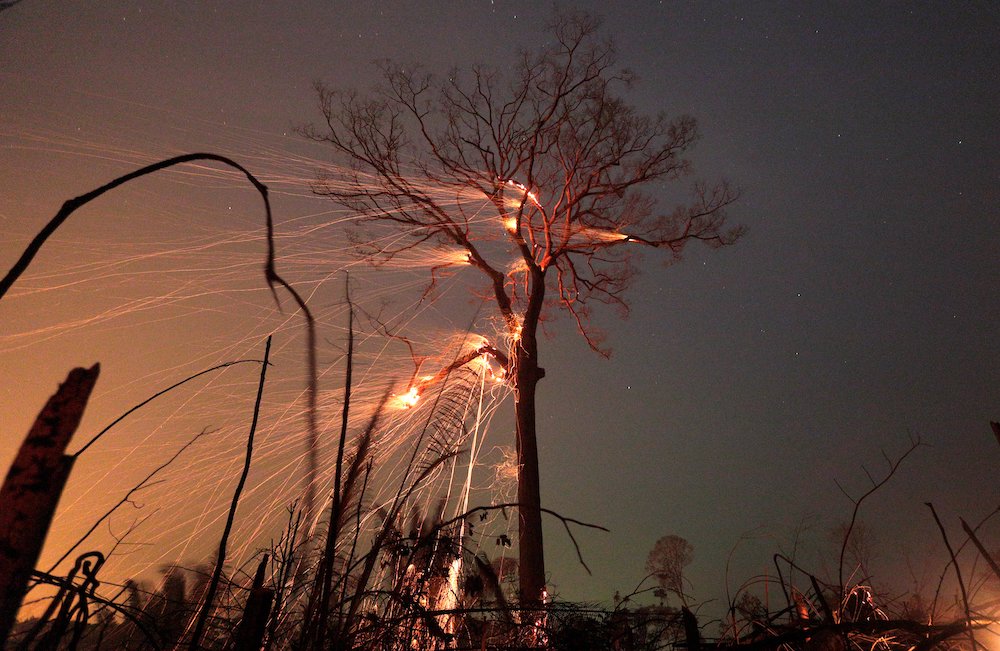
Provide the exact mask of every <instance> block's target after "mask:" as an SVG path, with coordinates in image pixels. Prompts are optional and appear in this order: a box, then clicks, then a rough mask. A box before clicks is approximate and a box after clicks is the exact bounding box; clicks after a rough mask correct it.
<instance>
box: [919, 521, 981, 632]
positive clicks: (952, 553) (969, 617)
mask: <svg viewBox="0 0 1000 651" xmlns="http://www.w3.org/2000/svg"><path fill="white" fill-rule="evenodd" d="M924 505H925V506H926V507H927V508H929V509H930V510H931V515H933V516H934V522H936V523H937V526H938V529H939V530H940V531H941V539H942V540H944V546H945V548H947V550H948V556H950V557H951V564H952V565H954V566H955V576H956V577H957V578H958V589H959V590H961V591H962V605H963V606H964V607H965V621H966V622H972V610H971V609H970V608H969V595H968V593H966V591H965V580H964V579H963V578H962V570H961V569H960V568H959V567H958V559H957V558H955V550H954V549H952V547H951V543H950V542H948V533H947V532H946V531H945V530H944V525H943V524H941V519H940V518H939V517H938V514H937V511H935V510H934V505H933V504H931V503H930V502H924ZM969 641H970V642H972V648H973V651H975V648H976V635H975V633H974V632H973V630H972V628H971V627H970V628H969Z"/></svg>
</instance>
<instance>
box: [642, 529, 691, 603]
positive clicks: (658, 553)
mask: <svg viewBox="0 0 1000 651" xmlns="http://www.w3.org/2000/svg"><path fill="white" fill-rule="evenodd" d="M693 559H694V547H693V546H692V545H691V543H689V542H688V541H687V540H685V539H684V538H681V537H680V536H675V535H669V536H663V537H662V538H660V539H659V540H657V541H656V544H655V545H653V549H651V550H650V552H649V557H648V558H647V559H646V571H647V572H649V573H650V574H651V575H652V576H654V577H655V578H656V581H657V583H659V585H660V588H659V590H658V591H657V596H659V597H660V598H661V599H662V598H665V597H666V595H667V593H670V592H673V593H674V594H675V595H677V596H678V598H680V600H681V603H685V601H686V599H685V597H684V568H685V567H687V566H688V565H689V564H690V563H691V561H692V560H693Z"/></svg>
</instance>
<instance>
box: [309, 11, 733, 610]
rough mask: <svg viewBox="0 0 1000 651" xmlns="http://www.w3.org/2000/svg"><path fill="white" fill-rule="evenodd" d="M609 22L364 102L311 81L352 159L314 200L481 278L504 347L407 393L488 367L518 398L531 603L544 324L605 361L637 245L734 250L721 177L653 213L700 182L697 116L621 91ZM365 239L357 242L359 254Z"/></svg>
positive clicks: (384, 87) (580, 20)
mask: <svg viewBox="0 0 1000 651" xmlns="http://www.w3.org/2000/svg"><path fill="white" fill-rule="evenodd" d="M599 27H600V24H599V20H597V19H595V18H594V17H592V16H589V15H586V14H582V13H560V14H557V15H556V16H555V17H554V19H553V20H552V22H551V25H550V29H551V30H552V34H553V37H554V38H553V45H552V46H550V47H547V48H544V49H542V50H540V51H539V52H535V53H530V52H522V53H521V54H520V56H519V58H518V59H517V61H516V62H515V63H514V64H513V65H512V66H510V68H509V69H508V70H503V71H501V70H497V69H493V68H489V67H486V66H475V67H472V68H471V69H469V70H464V71H463V70H458V69H456V70H452V71H451V73H450V74H449V75H448V76H446V77H443V78H437V77H434V76H431V75H429V74H425V73H423V72H422V71H420V70H419V69H414V68H407V67H403V66H400V65H396V64H393V63H390V62H384V63H382V64H380V71H381V76H380V82H381V85H380V86H379V87H378V88H377V89H376V90H375V91H374V92H373V93H372V94H370V95H368V96H364V97H363V96H361V95H359V94H358V93H357V92H354V91H338V90H334V89H331V88H329V87H327V86H324V85H322V84H318V85H317V93H318V98H319V105H320V109H321V111H322V114H323V117H324V123H322V124H321V125H319V126H316V125H312V126H309V127H306V128H304V129H303V130H302V131H303V133H304V134H305V135H306V136H307V137H309V138H312V139H314V140H317V141H321V142H325V143H328V144H329V145H331V146H332V148H333V149H334V150H335V152H336V154H337V155H338V156H339V157H341V158H342V159H346V161H348V162H349V167H350V169H349V171H346V172H344V173H343V174H341V175H337V176H331V177H326V178H324V179H322V180H321V181H320V182H319V183H318V184H317V192H319V193H321V194H323V195H326V196H328V197H330V198H331V199H333V200H334V201H336V202H337V203H339V204H340V205H342V206H345V207H348V208H350V209H352V210H353V211H356V213H357V215H358V216H359V221H358V224H359V226H358V228H359V229H361V230H360V232H359V234H358V235H359V236H358V238H357V241H358V242H359V246H360V247H362V248H364V249H365V250H366V251H367V253H370V254H372V255H373V256H374V259H381V260H389V259H392V258H393V257H394V256H398V255H400V254H402V253H404V252H411V251H414V250H416V249H423V250H424V251H426V252H428V253H430V254H433V255H434V256H438V257H437V258H436V259H437V260H438V262H437V263H436V264H432V267H433V270H432V272H431V279H430V287H429V290H430V289H432V288H433V286H434V283H435V282H436V281H437V279H438V278H439V277H440V275H441V274H442V273H444V272H445V271H455V270H457V269H458V268H460V267H463V266H468V267H472V268H474V269H476V270H477V271H478V272H480V273H481V274H482V276H483V278H484V280H485V282H486V296H487V298H488V299H489V300H490V301H491V302H492V304H493V305H494V307H495V308H496V311H497V313H498V316H499V317H500V321H501V323H502V331H503V332H502V335H501V337H502V341H497V342H491V341H484V342H483V344H482V345H481V346H480V347H478V348H477V349H476V350H473V351H471V352H469V353H468V354H467V355H463V356H461V357H460V358H459V359H458V360H456V361H455V362H454V363H453V364H451V365H450V366H449V367H448V368H445V369H442V370H441V372H440V373H438V374H437V375H435V376H432V377H431V378H430V379H425V380H424V381H423V382H422V383H419V384H418V385H417V386H415V387H413V389H412V390H411V391H412V394H413V396H414V398H415V397H416V396H418V395H419V393H420V391H421V390H423V389H424V388H425V387H426V386H427V385H429V384H431V383H433V382H436V381H439V380H440V379H441V378H443V377H444V376H445V375H446V374H447V373H448V372H449V371H451V370H453V369H454V368H455V367H457V366H460V365H463V364H467V363H469V362H472V361H474V360H476V359H477V358H479V357H481V356H487V357H488V358H491V359H492V360H493V362H494V363H495V364H496V365H498V366H499V367H500V369H501V371H500V373H501V374H502V375H503V377H504V378H505V379H506V381H507V382H508V383H509V384H510V386H511V387H512V388H513V390H514V395H515V400H514V404H515V407H514V408H515V414H516V423H517V426H516V427H517V430H516V437H517V438H516V440H517V445H516V451H517V459H518V465H519V470H520V472H519V476H518V487H517V501H518V504H519V554H520V568H521V571H520V597H521V599H522V600H523V602H525V603H526V604H537V603H538V602H539V601H540V599H541V598H542V595H543V592H544V589H545V566H544V560H543V555H542V526H541V511H540V493H539V479H538V454H537V446H536V430H535V388H536V385H537V383H538V381H539V380H540V379H541V378H542V377H543V376H544V374H545V373H544V369H542V368H541V367H540V366H539V354H538V340H537V335H538V327H539V324H540V323H541V322H542V320H543V319H545V318H550V317H552V316H555V315H556V314H558V313H560V312H561V313H564V314H568V315H569V316H570V317H571V318H572V320H573V321H574V322H575V324H576V328H577V330H578V332H579V333H580V334H581V335H582V336H583V337H584V339H585V340H586V341H587V343H588V344H589V346H590V347H591V348H592V349H594V350H595V351H597V352H599V353H601V354H603V355H607V354H608V351H607V350H606V349H605V348H604V347H602V345H601V336H600V333H599V332H598V331H597V330H596V329H595V328H594V327H593V325H592V324H591V321H590V314H591V312H590V310H591V308H592V306H594V305H595V304H596V305H602V304H603V305H612V306H617V307H618V308H620V309H621V310H622V311H623V312H625V311H627V305H626V303H625V300H624V292H625V290H626V289H627V288H628V286H629V284H630V281H631V280H632V278H633V276H634V273H635V266H634V264H633V263H634V260H635V256H636V255H637V253H638V252H639V250H641V249H643V248H658V249H665V250H666V251H668V252H669V254H670V255H672V256H674V257H677V256H679V255H680V253H681V251H682V249H683V248H684V246H685V245H686V244H687V243H688V242H691V241H692V240H700V241H702V242H705V243H707V244H709V245H712V246H721V245H724V244H729V243H731V242H733V241H734V240H735V239H736V238H737V237H738V236H739V234H740V232H739V229H735V228H734V229H727V228H726V227H725V208H726V207H727V206H728V205H729V204H730V203H732V202H733V201H734V199H735V197H736V193H735V192H734V191H733V190H732V189H731V188H730V187H729V186H728V185H727V184H725V183H721V184H718V185H715V186H709V185H705V184H702V183H694V184H693V195H692V198H691V199H690V200H689V201H688V202H686V203H683V204H682V205H679V206H677V207H675V208H673V209H671V210H668V211H665V212H664V211H660V210H658V209H657V206H656V200H655V199H654V197H653V196H651V195H649V194H647V193H644V192H643V190H644V189H649V188H651V187H659V185H660V184H662V183H663V182H665V181H675V180H678V179H681V178H682V177H684V176H685V175H687V174H688V173H689V171H690V170H689V162H688V160H687V159H686V158H685V155H686V153H687V152H688V150H689V149H690V147H691V146H692V145H693V144H694V142H695V140H696V139H697V135H698V133H697V128H696V124H695V121H694V120H693V119H692V118H690V117H687V116H682V117H678V118H675V119H667V118H666V117H664V116H662V115H660V116H657V117H649V116H646V115H642V114H640V113H638V112H637V111H636V109H635V108H634V107H632V106H631V105H629V104H628V103H627V102H626V101H625V100H624V99H623V97H622V95H621V93H622V91H623V90H625V89H627V88H628V87H629V86H630V84H631V83H632V82H633V75H632V74H631V73H630V72H629V71H627V70H622V69H619V68H617V67H616V54H615V48H614V45H613V43H612V42H611V41H610V40H608V39H606V38H604V37H603V36H602V35H601V34H600V30H599ZM360 243H363V244H360Z"/></svg>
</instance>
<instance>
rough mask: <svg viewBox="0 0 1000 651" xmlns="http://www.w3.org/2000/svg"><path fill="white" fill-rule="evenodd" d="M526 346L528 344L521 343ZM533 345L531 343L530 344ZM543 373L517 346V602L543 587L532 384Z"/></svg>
mask: <svg viewBox="0 0 1000 651" xmlns="http://www.w3.org/2000/svg"><path fill="white" fill-rule="evenodd" d="M525 347H529V346H525ZM530 347H531V348H533V346H530ZM543 375H544V372H543V371H542V369H540V368H538V358H537V355H532V354H530V353H527V352H525V350H524V347H520V346H519V347H518V352H517V398H516V400H515V402H514V413H515V417H516V419H517V461H518V465H519V466H520V468H519V472H518V474H517V502H518V509H517V510H518V555H519V558H518V577H519V579H520V599H521V605H522V606H527V607H532V606H538V605H540V604H541V602H542V592H543V591H544V590H545V556H544V553H543V549H542V512H541V510H540V509H541V501H542V500H541V491H540V488H539V481H538V441H537V438H536V432H535V387H536V385H537V384H538V380H539V379H541V377H542V376H543Z"/></svg>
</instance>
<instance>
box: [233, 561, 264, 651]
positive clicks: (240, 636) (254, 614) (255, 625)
mask: <svg viewBox="0 0 1000 651" xmlns="http://www.w3.org/2000/svg"><path fill="white" fill-rule="evenodd" d="M266 568H267V554H264V558H262V559H261V561H260V564H259V565H258V566H257V574H256V575H255V576H254V579H253V586H252V587H251V588H250V596H249V597H247V604H246V607H245V608H244V609H243V619H242V620H241V621H240V625H239V627H237V629H236V635H235V639H234V646H233V649H234V651H258V650H259V649H260V648H261V646H263V644H264V633H266V632H267V619H268V617H270V616H271V605H272V604H273V603H274V590H272V589H270V588H265V587H264V571H265V570H266Z"/></svg>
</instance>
